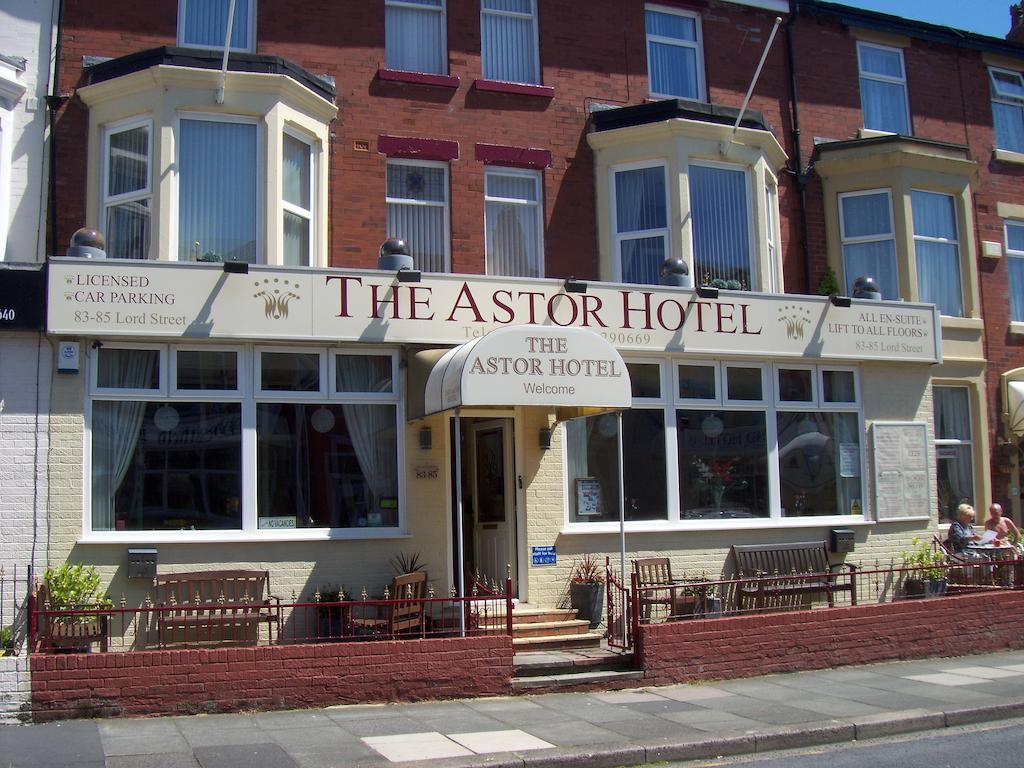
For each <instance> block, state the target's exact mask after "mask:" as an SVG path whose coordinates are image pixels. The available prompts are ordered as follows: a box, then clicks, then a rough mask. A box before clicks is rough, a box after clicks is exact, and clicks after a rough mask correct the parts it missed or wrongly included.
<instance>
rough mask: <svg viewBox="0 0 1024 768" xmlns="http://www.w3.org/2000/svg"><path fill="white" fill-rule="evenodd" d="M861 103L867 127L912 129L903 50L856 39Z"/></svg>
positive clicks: (894, 130) (906, 131)
mask: <svg viewBox="0 0 1024 768" xmlns="http://www.w3.org/2000/svg"><path fill="white" fill-rule="evenodd" d="M857 62H858V65H859V67H860V104H861V110H862V111H863V113H864V127H865V128H868V129H870V130H873V131H884V132H886V133H899V134H903V135H907V134H909V133H910V110H909V108H908V106H907V75H906V71H905V70H904V67H903V51H901V50H900V49H899V48H891V47H889V46H886V45H875V44H874V43H864V42H858V43H857Z"/></svg>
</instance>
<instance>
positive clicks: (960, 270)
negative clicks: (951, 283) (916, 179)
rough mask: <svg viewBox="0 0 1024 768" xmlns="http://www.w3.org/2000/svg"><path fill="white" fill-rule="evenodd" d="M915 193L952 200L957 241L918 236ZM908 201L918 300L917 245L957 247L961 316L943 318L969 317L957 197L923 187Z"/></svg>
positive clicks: (919, 280)
mask: <svg viewBox="0 0 1024 768" xmlns="http://www.w3.org/2000/svg"><path fill="white" fill-rule="evenodd" d="M914 192H924V193H927V194H930V195H941V196H942V197H948V198H949V199H950V201H952V205H951V206H950V208H951V210H952V212H953V230H954V231H955V233H956V239H955V240H949V239H947V238H944V237H930V236H927V235H919V234H917V231H916V230H915V229H914V211H913V208H914ZM908 201H909V202H910V208H911V210H910V222H909V223H910V230H911V233H912V234H913V245H914V252H913V259H914V268H915V271H917V285H915V286H914V290H915V292H916V294H917V297H918V299H920V297H921V273H920V271H918V270H917V243H918V242H919V241H920V242H922V243H939V244H941V245H952V246H955V247H956V268H957V270H958V275H957V277H958V282H959V284H960V314H959V315H943V317H967V313H968V310H967V301H966V297H965V296H964V281H965V278H966V275H965V274H964V269H963V255H962V253H961V251H960V216H959V215H958V214H959V212H960V207H959V204H958V202H957V197H956V195H953V194H950V193H949V192H943V191H939V190H935V189H924V188H923V187H914V188H913V189H911V190H910V194H909V195H908ZM940 314H941V311H940Z"/></svg>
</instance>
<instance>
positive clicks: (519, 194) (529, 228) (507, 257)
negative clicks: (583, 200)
mask: <svg viewBox="0 0 1024 768" xmlns="http://www.w3.org/2000/svg"><path fill="white" fill-rule="evenodd" d="M539 196H540V195H539V190H538V184H537V177H535V176H521V175H509V174H501V173H488V174H487V176H486V197H487V211H486V222H487V246H486V247H487V274H489V275H507V276H509V277H540V253H539V248H538V244H539V242H540V226H541V223H540V212H541V209H540V205H539Z"/></svg>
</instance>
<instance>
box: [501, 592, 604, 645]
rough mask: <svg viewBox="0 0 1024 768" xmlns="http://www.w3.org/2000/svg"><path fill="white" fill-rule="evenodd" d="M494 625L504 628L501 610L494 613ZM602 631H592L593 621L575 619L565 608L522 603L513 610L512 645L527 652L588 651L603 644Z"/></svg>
mask: <svg viewBox="0 0 1024 768" xmlns="http://www.w3.org/2000/svg"><path fill="white" fill-rule="evenodd" d="M492 621H493V622H494V623H493V625H491V626H493V628H494V629H496V630H498V629H501V628H503V627H504V621H505V616H504V613H503V612H502V613H501V614H500V615H497V616H494V617H493V620H492ZM601 637H602V635H601V633H600V632H591V631H590V622H588V621H584V620H582V619H577V618H576V611H574V610H572V609H565V608H534V607H532V606H528V605H526V604H524V603H520V604H519V605H517V606H515V608H514V609H513V610H512V646H513V648H514V649H515V651H516V653H521V652H526V651H562V650H586V649H597V648H600V647H601Z"/></svg>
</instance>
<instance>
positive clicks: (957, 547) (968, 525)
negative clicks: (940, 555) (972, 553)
mask: <svg viewBox="0 0 1024 768" xmlns="http://www.w3.org/2000/svg"><path fill="white" fill-rule="evenodd" d="M956 517H957V519H956V520H954V521H953V523H952V524H951V525H950V526H949V537H948V538H947V539H946V545H947V546H948V547H949V550H950V552H952V553H953V554H955V555H965V554H967V545H968V544H969V543H971V542H972V541H978V540H979V539H980V538H981V536H979V535H978V534H977V533H975V532H974V525H973V523H974V507H972V506H971V505H970V504H961V505H960V506H959V507H957V510H956Z"/></svg>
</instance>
